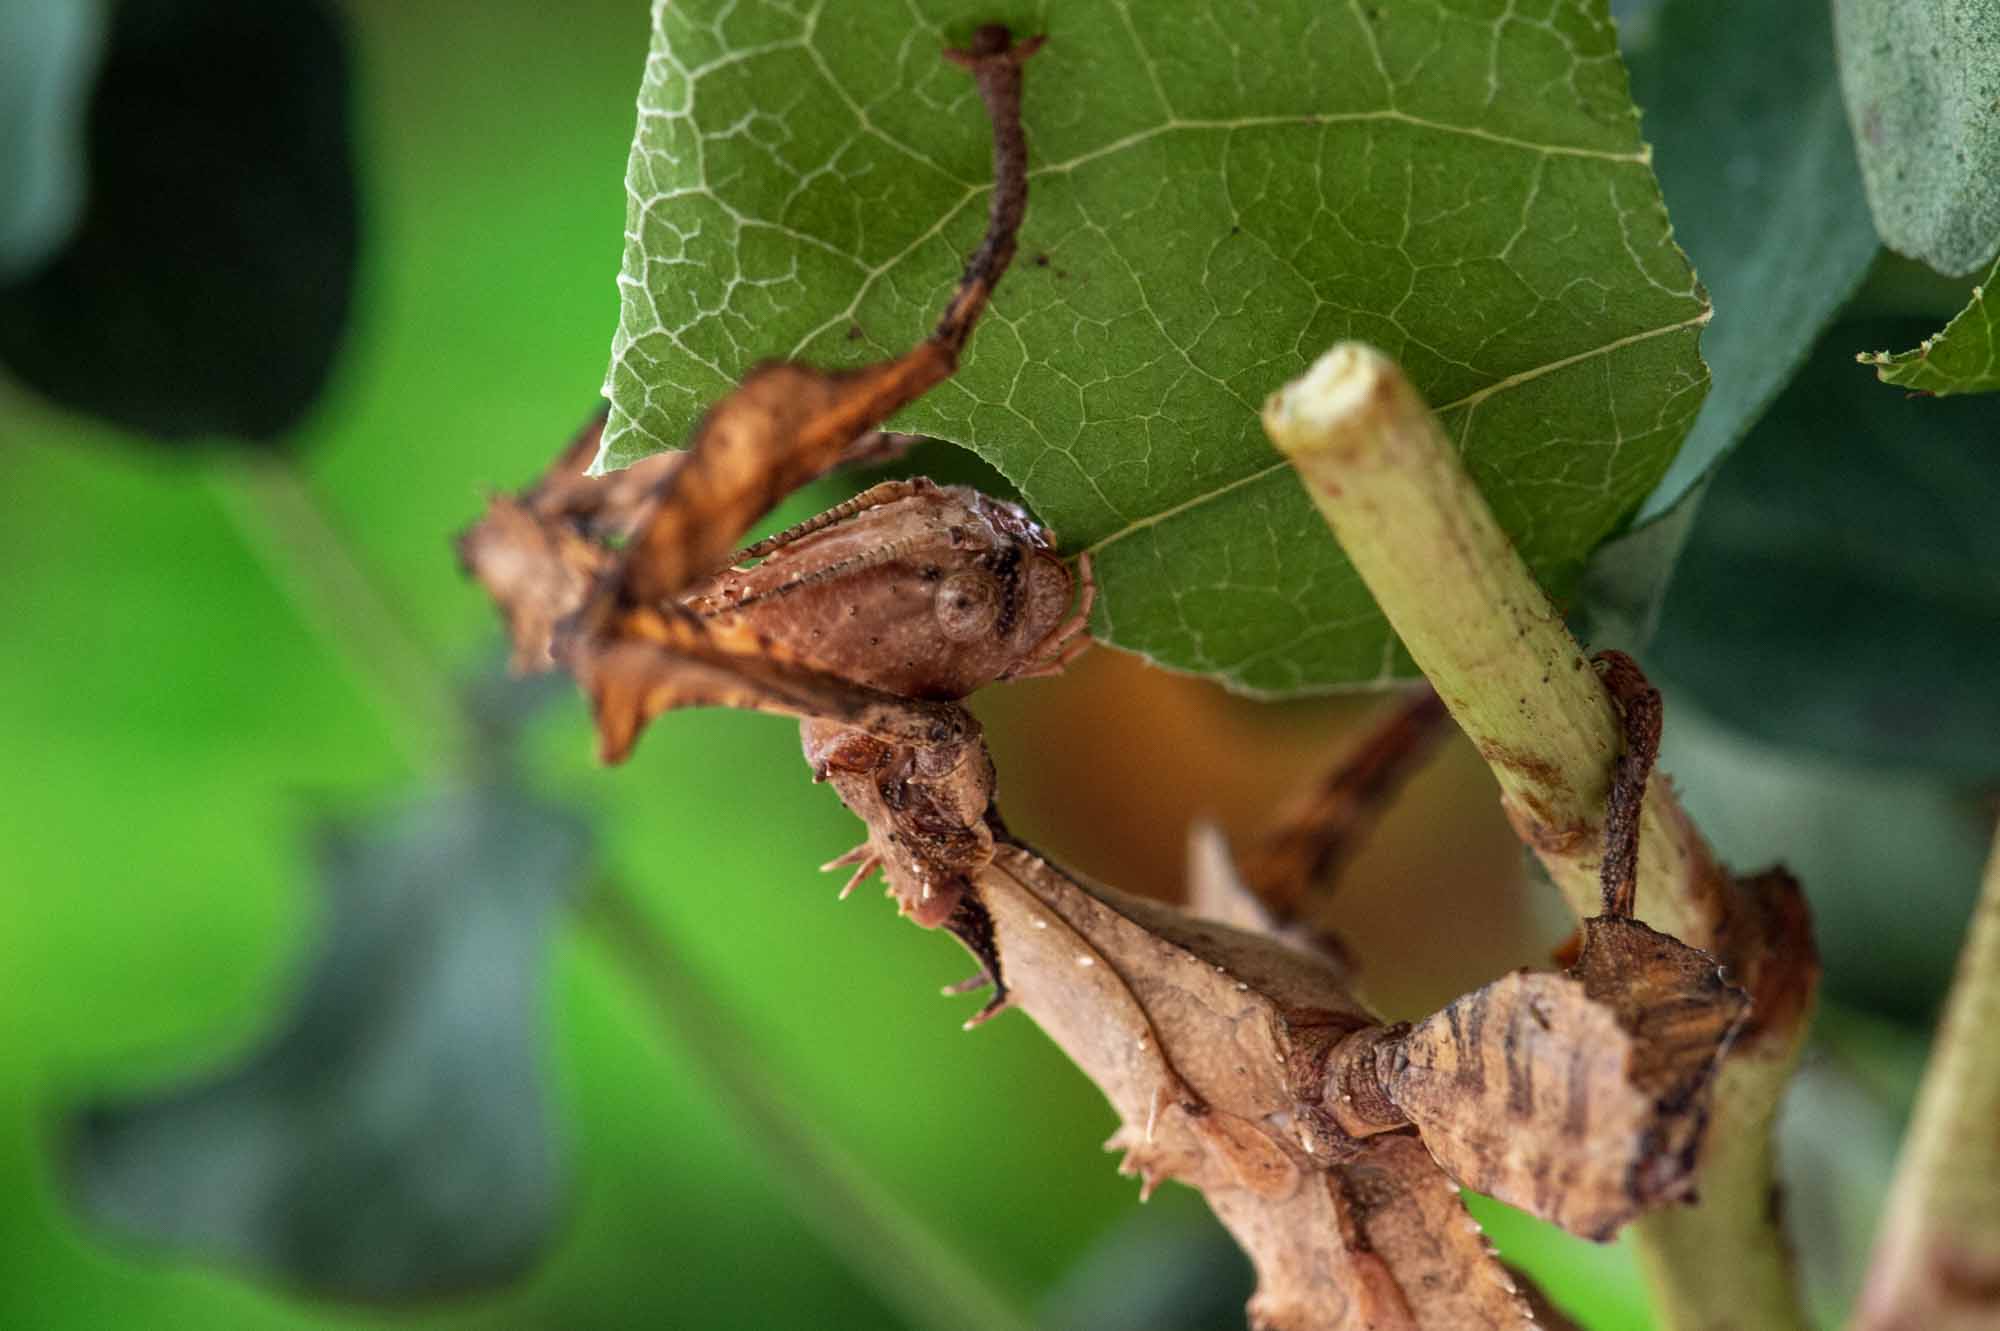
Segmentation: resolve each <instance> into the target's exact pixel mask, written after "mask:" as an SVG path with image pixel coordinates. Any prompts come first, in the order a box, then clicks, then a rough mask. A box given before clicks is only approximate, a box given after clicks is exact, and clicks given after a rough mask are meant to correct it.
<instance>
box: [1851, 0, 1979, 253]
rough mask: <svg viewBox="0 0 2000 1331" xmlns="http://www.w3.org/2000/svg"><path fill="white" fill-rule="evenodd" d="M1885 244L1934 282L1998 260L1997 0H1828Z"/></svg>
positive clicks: (1870, 197) (1870, 195)
mask: <svg viewBox="0 0 2000 1331" xmlns="http://www.w3.org/2000/svg"><path fill="white" fill-rule="evenodd" d="M1833 14H1834V27H1835V30H1836V32H1837V33H1838V34H1839V37H1840V81H1841V86H1842V87H1843V88H1844V89H1845V91H1846V94H1847V113H1848V117H1849V119H1850V120H1851V121H1852V123H1853V125H1854V137H1855V140H1856V143H1857V145H1858V146H1859V148H1860V152H1861V173H1862V175H1863V177H1864V178H1865V179H1866V180H1867V182H1868V204H1869V207H1871V208H1872V209H1874V211H1875V225H1876V228H1877V229H1878V230H1879V231H1880V232H1881V234H1882V239H1883V241H1884V242H1885V243H1886V244H1887V245H1888V246H1889V248H1890V249H1892V250H1895V251H1896V252H1897V253H1899V254H1907V255H1909V256H1910V257H1911V258H1913V259H1922V260H1923V261H1924V262H1925V263H1927V264H1929V265H1930V266H1931V267H1933V268H1935V269H1937V270H1938V271H1939V272H1941V273H1951V274H1963V273H1970V272H1972V271H1973V270H1974V269H1976V268H1979V267H1981V266H1982V265H1984V264H1985V263H1986V262H1987V261H1988V260H1989V259H1991V258H1993V256H1994V253H1995V251H1996V250H2000V0H1893V2H1892V0H1834V4H1833Z"/></svg>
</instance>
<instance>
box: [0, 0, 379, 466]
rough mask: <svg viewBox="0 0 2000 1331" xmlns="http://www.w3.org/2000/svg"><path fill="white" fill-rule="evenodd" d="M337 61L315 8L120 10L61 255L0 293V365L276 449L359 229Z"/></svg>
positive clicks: (316, 365)
mask: <svg viewBox="0 0 2000 1331" xmlns="http://www.w3.org/2000/svg"><path fill="white" fill-rule="evenodd" d="M347 93H348V90H347V56H346V49H345V45H344V43H343V41H342V38H341V33H340V29H339V25H338V21H337V19H336V17H335V15H334V13H333V11H332V10H331V9H330V8H329V7H327V6H326V5H325V4H324V3H322V2H321V0H126V3H123V4H120V5H118V6H116V8H115V11H114V15H113V18H112V22H111V26H110V30H109V32H108V33H107V34H106V40H105V53H104V65H103V69H102V71H101V73H100V75H99V78H98V83H97V91H96V94H95V96H94V98H93V101H92V104H91V108H90V134H89V191H88V200H87V203H86V206H85V211H84V215H83V217H82V219H81V221H80V222H79V223H78V225H77V229H76V232H75V234H74V235H73V236H72V237H71V239H70V242H69V244H68V245H67V246H66V247H65V248H64V249H63V250H62V252H61V253H60V254H58V255H57V256H56V257H55V258H54V259H52V260H50V261H49V262H48V263H47V264H46V265H44V266H43V267H42V268H40V269H39V270H37V271H36V272H35V273H34V274H32V275H31V276H29V277H28V278H27V279H25V280H24V281H22V282H20V283H18V284H17V285H15V286H13V287H11V288H8V289H6V290H4V291H0V364H4V365H5V366H6V367H7V368H8V369H9V370H11V371H12V372H13V373H14V374H15V375H17V376H18V377H19V378H21V379H22V380H23V381H25V382H26V383H27V384H29V385H30V386H31V387H33V388H35V389H37V390H39V391H41V392H42V393H44V394H46V395H48V396H49V397H51V398H54V399H55V400H56V401H58V402H61V403H62V404H64V405H66V406H70V407H74V408H78V409H81V410H84V411H88V412H91V413H93V414H95V415H99V416H103V417H105V418H107V419H109V420H112V421H115V422H117V423H118V424H120V425H125V426H129V427H131V428H133V429H136V430H139V431H142V432H145V433H147V434H151V435H154V436H156V437H158V438H160V439H164V440H170V441H179V440H189V439H199V438H202V437H205V436H216V435H223V436H236V437H240V438H244V439H251V440H260V441H268V440H271V439H274V438H275V437H277V436H278V435H280V434H282V433H284V432H285V431H286V430H288V429H289V428H290V427H291V426H292V425H293V424H294V423H295V422H296V421H297V420H298V419H299V417H300V416H301V415H302V414H303V413H304V411H305V410H306V408H307V407H308V406H310V405H311V403H312V402H313V400H314V399H315V398H316V397H317V396H318V394H319V391H320V388H321V386H322V385H323V383H324V382H325V380H326V376H327V372H328V369H329V367H330V365H331V363H332V359H333V354H334V352H335V350H336V349H337V347H338V345H339V341H340V336H341V333H342V332H343V330H344V329H345V327H346V323H347V311H348V304H349V300H350V296H351V288H352V285H353V278H354V262H355V251H356V244H357V235H358V226H359V223H358V217H357V210H356V203H355V185H354V168H353V162H352V160H351V158H352V151H351V144H350V129H349V125H348V105H347Z"/></svg>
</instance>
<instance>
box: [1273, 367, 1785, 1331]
mask: <svg viewBox="0 0 2000 1331" xmlns="http://www.w3.org/2000/svg"><path fill="white" fill-rule="evenodd" d="M1264 429H1265V432H1266V433H1267V434H1269V435H1270V437H1271V440H1272V442H1273V443H1275V444H1276V445H1277V447H1278V449H1279V451H1280V452H1282V453H1284V454H1285V455H1286V456H1287V457H1288V458H1289V459H1290V460H1291V462H1292V465H1293V466H1294V467H1295V468H1296V469H1297V471H1298V473H1299V476H1300V479H1301V480H1302V481H1303V482H1304V484H1305V486H1306V489H1307V491H1308V492H1309V493H1310V494H1311V495H1312V498H1313V502H1314V503H1315V504H1317V505H1318V506H1319V510H1320V512H1321V514H1322V515H1324V516H1325V518H1326V520H1327V523H1328V525H1329V526H1331V527H1332V528H1333V533H1334V535H1335V537H1336V538H1337V539H1338V540H1339V541H1340V545H1341V548H1342V549H1343V550H1345V551H1346V553H1347V557H1348V559H1349V560H1350V561H1351V562H1352V563H1353V565H1354V567H1355V569H1356V571H1357V572H1358V573H1359V574H1360V575H1361V579H1362V581H1363V582H1365V583H1366V584H1367V586H1368V590H1369V591H1370V592H1371V593H1373V595H1374V597H1375V600H1376V603H1377V604H1378V605H1380V606H1381V607H1382V611H1383V613H1384V614H1385V615H1387V616H1388V619H1389V623H1390V625H1391V627H1393V628H1394V629H1395V631H1396V633H1397V634H1398V636H1400V637H1401V638H1402V641H1403V644H1404V646H1405V647H1407V648H1408V649H1409V652H1410V656H1411V657H1412V658H1413V659H1414V660H1415V661H1416V663H1417V665H1418V667H1419V668H1420V669H1422V670H1423V672H1424V674H1425V675H1427V676H1429V677H1430V681H1431V683H1432V685H1433V686H1434V687H1435V688H1436V689H1437V691H1438V695H1439V697H1441V698H1443V699H1444V702H1445V705H1446V706H1447V707H1448V708H1450V710H1451V713H1452V716H1453V718H1454V719H1455V720H1456V721H1457V722H1458V724H1459V726H1460V727H1461V728H1462V729H1463V730H1464V731H1465V733H1466V734H1467V735H1468V736H1470V737H1471V739H1472V741H1473V742H1474V743H1475V744H1476V745H1477V746H1478V748H1479V752H1480V754H1481V755H1482V756H1483V757H1485V759H1486V761H1487V764H1488V766H1490V767H1491V768H1492V770H1493V774H1494V776H1495V777H1496V778H1497V779H1498V781H1499V783H1500V792H1501V803H1502V806H1503V807H1504V808H1505V809H1506V811H1507V814H1508V817H1509V818H1510V819H1512V821H1513V823H1514V826H1515V828H1516V830H1517V831H1518V832H1519V833H1520V835H1521V838H1522V840H1523V841H1524V842H1526V843H1527V844H1528V845H1529V846H1531V847H1532V848H1533V849H1534V851H1535V853H1536V854H1537V856H1538V857H1539V858H1540V859H1541V862H1542V864H1543V865H1544V867H1546V868H1547V870H1548V872H1549V876H1550V877H1551V878H1552V879H1553V880H1554V881H1555V884H1556V886H1557V888H1558V889H1559V890H1560V891H1561V892H1562V894H1563V897H1564V899H1565V900H1566V901H1567V902H1568V903H1569V905H1570V908H1571V909H1572V910H1573V911H1574V912H1575V913H1576V914H1577V915H1578V916H1579V917H1587V916H1592V915H1596V914H1599V913H1600V911H1601V905H1602V889H1601V886H1600V883H1599V878H1598V867H1599V863H1600V861H1601V858H1602V838H1603V826H1604V810H1605V797H1606V795H1607V793H1608V792H1609V790H1610V787H1611V779H1612V773H1613V767H1614V764H1615V761H1616V758H1617V755H1618V753H1619V749H1620V745H1621V742H1622V741H1621V735H1620V727H1619V719H1618V715H1617V712H1616V710H1615V709H1614V707H1613V705H1612V703H1611V700H1610V698H1609V697H1608V696H1607V694H1606V693H1605V690H1604V687H1603V685H1602V684H1601V683H1600V681H1599V679H1598V677H1597V674H1596V672H1595V671H1594V670H1593V669H1591V667H1590V663H1589V662H1588V661H1586V660H1585V659H1584V656H1583V653H1582V651H1581V650H1580V649H1579V648H1578V646H1577V644H1576V641H1575V639H1573V638H1572V637H1571V636H1570V634H1569V630H1568V629H1567V628H1566V627H1565V626H1564V624H1563V621H1562V616H1561V615H1560V614H1559V613H1558V612H1557V611H1556V609H1555V607H1554V606H1553V605H1551V604H1550V603H1549V599H1548V597H1547V596H1546V595H1545V594H1544V593H1543V592H1542V589H1541V587H1540V586H1539V585H1537V584H1536V582H1535V580H1534V577H1533V575H1532V574H1531V573H1530V572H1529V571H1528V567H1527V565H1526V564H1525V563H1524V562H1522V560H1521V557H1520V555H1519V553H1518V552H1517V551H1516V550H1515V549H1514V546H1513V543H1512V542H1511V541H1510V540H1508V538H1507V535H1506V533H1505V532H1504V531H1502V530H1501V528H1500V525H1499V523H1498V522H1497V521H1496V520H1495V519H1494V517H1493V513H1492V510H1491V509H1490V508H1489V507H1488V506H1487V504H1486V501H1485V498H1484V497H1483V496H1482V495H1481V494H1480V493H1479V491H1478V488H1477V487H1476V486H1475V485H1474V484H1473V481H1472V477H1471V476H1470V475H1469V474H1468V473H1467V471H1466V469H1465V465H1464V463H1463V461H1462V460H1461V459H1460V457H1459V455H1458V451H1457V449H1456V448H1454V447H1453V446H1452V443H1451V440H1450V439H1449V438H1448V437H1447V436H1446V434H1445V431H1444V427H1443V425H1442V424H1440V422H1439V421H1438V419H1437V417H1436V416H1435V415H1434V414H1433V413H1432V412H1431V410H1430V408H1429V407H1428V406H1426V405H1425V403H1424V401H1423V399H1422V398H1420V397H1419V396H1418V395H1417V392H1416V390H1415V389H1414V388H1413V387H1412V386H1411V385H1410V382H1409V380H1408V379H1407V378H1405V377H1404V375H1403V372H1402V370H1401V369H1400V368H1399V367H1398V366H1397V365H1396V364H1395V362H1393V361H1391V360H1390V359H1389V358H1388V357H1386V356H1384V355H1383V354H1382V353H1381V352H1379V351H1376V350H1375V349H1374V348H1372V347H1368V346H1365V345H1362V344H1360V343H1352V342H1350V343H1342V344H1340V345H1338V346H1335V347H1334V348H1333V349H1332V350H1331V351H1329V352H1327V353H1326V355H1324V356H1322V357H1321V358H1320V359H1319V360H1318V361H1317V362H1316V363H1315V364H1314V365H1313V366H1312V368H1311V369H1310V370H1308V371H1307V373H1306V374H1305V375H1304V376H1302V377H1301V378H1299V379H1297V380H1295V381H1293V382H1292V383H1290V384H1287V385H1286V386H1285V387H1284V388H1283V389H1281V390H1279V392H1278V393H1276V394H1274V395H1273V396H1272V398H1271V399H1270V401H1269V402H1267V403H1266V404H1265V407H1264ZM1637 913H1638V915H1639V916H1640V918H1642V919H1644V920H1646V921H1647V922H1648V923H1650V924H1651V925H1652V926H1653V927H1654V928H1657V929H1660V930H1661V931H1663V932H1666V933H1670V934H1673V935H1675V936H1676V937H1678V938H1681V939H1682V940H1684V941H1686V942H1688V943H1691V944H1693V945H1694V946H1696V947H1701V948H1706V949H1709V950H1711V951H1714V952H1716V953H1717V954H1718V955H1720V956H1724V957H1727V956H1728V951H1727V945H1728V944H1729V943H1730V942H1731V941H1732V940H1741V939H1744V938H1746V937H1750V936H1755V937H1761V936H1762V931H1761V929H1760V928H1758V927H1756V922H1755V921H1754V919H1753V915H1754V911H1753V908H1752V907H1751V905H1750V903H1748V902H1747V901H1746V900H1745V899H1744V898H1743V896H1742V894H1741V893H1740V891H1739V889H1738V888H1737V886H1736V884H1735V883H1734V881H1733V880H1732V879H1731V878H1730V877H1729V876H1728V875H1727V874H1726V873H1724V872H1722V870H1721V868H1720V866H1719V865H1717V863H1716V861H1715V857H1714V855H1713V853H1712V852H1711V851H1710V849H1709V847H1708V845H1707V843H1706V842H1705V841H1704V840H1703V839H1702V837H1701V834H1700V833H1699V832H1698V831H1696V829H1695V827H1694V825H1693V824H1692V823H1691V822H1690V821H1689V820H1688V818H1687V816H1686V814H1685V813H1684V812H1683V811H1682V810H1681V808H1680V805H1679V803H1678V801H1677V800H1676V799H1675V798H1674V795H1673V792H1672V789H1671V787H1670V786H1669V784H1668V783H1667V782H1666V781H1664V780H1655V781H1653V782H1651V783H1649V785H1648V787H1647V790H1646V798H1645V803H1644V805H1643V806H1642V811H1641V816H1640V831H1639V886H1638V907H1637ZM1732 925H1735V926H1737V927H1735V928H1733V929H1732ZM1807 964H1810V963H1809V961H1808V963H1807ZM1805 1025H1806V1023H1805V1020H1804V1012H1803V1010H1800V1011H1798V1012H1796V1013H1794V1014H1792V1016H1791V1017H1789V1018H1787V1019H1784V1020H1781V1021H1779V1022H1777V1023H1776V1024H1775V1025H1773V1026H1769V1027H1766V1028H1764V1029H1760V1030H1759V1031H1758V1032H1757V1034H1756V1035H1755V1036H1754V1037H1752V1038H1749V1039H1745V1040H1742V1041H1739V1043H1738V1045H1737V1046H1736V1047H1735V1048H1734V1049H1732V1051H1731V1054H1730V1057H1729V1058H1728V1059H1727V1061H1725V1063H1724V1064H1723V1067H1722V1069H1721V1070H1720V1072H1719V1074H1718V1076H1717V1084H1716V1088H1715V1103H1714V1108H1713V1111H1712V1114H1711V1118H1710V1124H1709V1130H1708V1141H1709V1154H1708V1156H1707V1157H1706V1159H1705V1160H1704V1162H1703V1168H1702V1172H1701V1175H1700V1177H1699V1179H1698V1181H1697V1185H1696V1186H1697V1191H1698V1193H1699V1196H1700V1198H1701V1201H1700V1204H1699V1205H1697V1206H1692V1207H1681V1208H1677V1209H1674V1210H1671V1211H1666V1212H1661V1213H1657V1214H1656V1215H1654V1216H1651V1217H1648V1218H1647V1219H1645V1220H1642V1221H1640V1222H1639V1223H1638V1224H1637V1225H1636V1226H1635V1227H1634V1229H1635V1233H1636V1235H1637V1241H1638V1247H1639V1251H1640V1255H1641V1260H1642V1263H1643V1265H1644V1266H1645V1267H1646V1268H1647V1271H1648V1273H1649V1277H1650V1279H1651V1282H1652V1285H1653V1293H1654V1304H1655V1308H1656V1310H1657V1311H1658V1312H1659V1314H1660V1317H1661V1321H1662V1325H1663V1326H1666V1327H1669V1328H1672V1329H1673V1331H1721V1329H1722V1328H1745V1329H1747V1328H1753V1327H1754V1328H1757V1329H1758V1331H1791V1329H1793V1328H1803V1327H1804V1326H1805V1321H1804V1314H1803V1312H1802V1311H1801V1309H1800V1307H1799V1301H1798V1295H1797V1290H1796V1284H1795V1281H1794V1278H1793V1268H1792V1263H1791V1258H1790V1253H1789V1249H1788V1247H1787V1245H1786V1243H1785V1241H1784V1237H1783V1235H1782V1233H1781V1231H1780V1230H1779V1228H1778V1225H1777V1222H1776V1218H1775V1207H1774V1206H1773V1205H1772V1200H1771V1199H1772V1196H1773V1191H1772V1180H1771V1153H1770V1124H1771V1120H1772V1118H1773V1117H1774V1114H1775V1109H1776V1105H1777V1102H1778V1097H1779V1095H1780V1094H1781V1093H1782V1091H1783V1088H1784V1084H1785V1081H1786V1079H1787V1078H1788V1077H1789V1075H1790V1072H1791V1068H1792V1065H1793V1063H1794V1061H1795V1060H1796V1058H1797V1053H1798V1048H1799V1044H1800V1042H1801V1040H1802V1038H1803V1035H1804V1031H1805Z"/></svg>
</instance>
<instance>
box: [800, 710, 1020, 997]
mask: <svg viewBox="0 0 2000 1331" xmlns="http://www.w3.org/2000/svg"><path fill="white" fill-rule="evenodd" d="M960 715H961V716H963V718H964V723H965V726H966V731H967V733H966V737H965V738H962V739H958V740H955V741H952V742H948V743H945V744H941V745H936V746H932V745H921V744H896V743H889V742H885V741H883V740H880V739H877V738H875V737H873V736H871V735H868V734H864V733H863V732H861V731H858V730H853V729H849V728H847V727H845V726H842V725H839V724H837V723H833V722H827V721H807V722H805V723H804V724H803V725H801V726H800V735H801V738H802V740H803V747H804V749H805V756H806V762H807V763H808V764H809V765H810V766H811V768H812V771H813V776H814V779H816V780H821V781H825V782H827V783H828V784H830V785H831V786H832V787H833V788H834V791H835V793H837V794H838V795H839V796H840V798H841V802H842V803H844V804H846V805H847V807H848V808H849V809H851V810H853V812H854V814H855V815H856V816H857V817H859V818H860V819H861V820H862V821H863V822H864V823H866V824H867V825H868V840H867V842H866V843H864V847H858V848H857V849H856V850H854V851H850V852H849V853H848V855H847V856H843V857H842V860H843V861H848V862H859V863H861V864H864V865H866V864H868V863H869V861H871V860H872V861H873V862H874V863H876V864H879V865H880V866H881V867H882V871H883V876H884V877H885V878H887V879H888V883H889V895H890V896H892V897H894V898H895V899H896V902H897V905H898V906H900V907H901V909H902V912H903V914H905V915H908V916H909V917H910V918H911V919H912V920H914V921H916V923H918V924H920V925H922V926H923V927H925V928H926V929H935V928H938V927H939V926H940V925H943V924H946V923H947V922H949V921H950V919H951V918H952V915H953V912H954V911H956V910H957V909H958V906H959V902H960V899H961V898H962V897H963V896H964V895H965V892H966V890H967V888H968V887H969V885H970V883H971V880H972V878H973V877H974V876H975V875H977V874H978V873H979V872H980V871H981V870H982V869H984V868H985V867H986V865H987V863H988V862H989V861H990V860H991V859H992V858H993V832H992V830H991V829H990V828H989V827H988V826H987V821H986V811H987V807H988V806H989V805H990V804H991V803H992V799H993V762H992V759H990V758H989V757H987V754H986V745H985V743H984V742H983V741H981V739H980V738H979V723H978V722H977V721H975V720H973V719H972V716H971V714H970V713H965V712H963V711H962V710H961V711H960ZM850 857H852V859H850ZM981 960H982V961H983V960H984V958H981ZM994 978H996V979H997V976H995V977H994Z"/></svg>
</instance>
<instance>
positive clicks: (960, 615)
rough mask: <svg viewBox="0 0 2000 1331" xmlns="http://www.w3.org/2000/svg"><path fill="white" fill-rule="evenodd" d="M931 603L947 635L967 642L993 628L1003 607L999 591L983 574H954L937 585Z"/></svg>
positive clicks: (955, 639)
mask: <svg viewBox="0 0 2000 1331" xmlns="http://www.w3.org/2000/svg"><path fill="white" fill-rule="evenodd" d="M932 606H933V609H934V611H935V612H936V614H937V622H938V627H939V628H940V629H941V630H943V632H944V636H945V637H947V638H950V639H952V640H953V641H954V642H964V641H965V640H967V639H968V638H976V637H978V636H979V635H980V634H982V633H984V632H986V631H987V629H989V628H991V627H992V625H993V620H994V617H995V615H997V614H998V612H999V609H1000V590H999V588H997V587H995V586H994V585H993V579H991V578H989V577H987V576H986V575H985V574H984V573H954V574H952V575H951V576H950V577H949V578H946V579H945V580H944V581H943V582H942V583H940V584H938V589H937V599H936V600H935V601H934V602H933V603H932Z"/></svg>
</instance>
